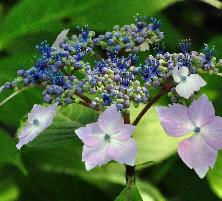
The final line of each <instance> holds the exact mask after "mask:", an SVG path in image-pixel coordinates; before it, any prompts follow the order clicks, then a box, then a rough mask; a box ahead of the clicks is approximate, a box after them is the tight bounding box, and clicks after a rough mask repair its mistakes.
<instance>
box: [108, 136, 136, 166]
mask: <svg viewBox="0 0 222 201" xmlns="http://www.w3.org/2000/svg"><path fill="white" fill-rule="evenodd" d="M136 152H137V148H136V142H135V140H134V139H132V138H131V139H129V140H127V141H125V142H121V141H118V140H115V142H113V143H111V144H110V145H109V148H108V151H107V154H108V156H109V158H110V159H111V160H115V161H117V162H119V163H123V164H126V165H130V166H134V164H135V158H136Z"/></svg>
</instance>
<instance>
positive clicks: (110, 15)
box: [79, 0, 176, 31]
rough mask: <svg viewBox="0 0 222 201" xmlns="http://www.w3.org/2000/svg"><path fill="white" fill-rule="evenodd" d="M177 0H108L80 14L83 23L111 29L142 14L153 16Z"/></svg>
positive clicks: (128, 22)
mask: <svg viewBox="0 0 222 201" xmlns="http://www.w3.org/2000/svg"><path fill="white" fill-rule="evenodd" d="M174 2H176V0H165V1H161V0H149V1H143V0H128V1H119V0H107V1H101V2H100V3H99V4H96V5H95V6H94V8H93V9H91V10H89V12H88V13H87V15H86V13H82V14H81V15H80V16H79V21H80V22H81V23H86V22H87V24H89V25H90V27H92V28H93V29H95V30H99V31H104V30H108V29H111V28H112V27H113V26H114V25H116V24H118V25H124V24H130V22H132V21H133V17H134V16H135V15H136V14H137V13H139V14H140V15H145V16H149V17H150V16H153V15H154V14H155V13H156V12H159V11H161V10H162V9H164V8H166V7H167V6H169V5H171V4H173V3H174Z"/></svg>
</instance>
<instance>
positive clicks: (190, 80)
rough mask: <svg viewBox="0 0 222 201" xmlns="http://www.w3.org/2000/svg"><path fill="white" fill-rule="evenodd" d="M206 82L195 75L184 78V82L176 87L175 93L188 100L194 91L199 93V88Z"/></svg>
mask: <svg viewBox="0 0 222 201" xmlns="http://www.w3.org/2000/svg"><path fill="white" fill-rule="evenodd" d="M205 85H206V82H205V81H204V80H203V78H201V77H200V76H199V75H197V74H192V75H190V76H188V77H187V78H186V80H185V81H182V82H180V83H179V84H178V85H177V86H176V92H177V93H178V94H179V95H180V96H181V97H183V98H186V99H188V98H190V96H191V95H193V94H194V92H195V91H199V90H200V88H201V87H203V86H205Z"/></svg>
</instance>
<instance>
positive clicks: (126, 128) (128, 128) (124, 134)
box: [113, 124, 136, 141]
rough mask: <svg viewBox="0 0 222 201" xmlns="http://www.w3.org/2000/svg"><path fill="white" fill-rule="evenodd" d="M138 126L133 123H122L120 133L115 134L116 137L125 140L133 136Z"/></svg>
mask: <svg viewBox="0 0 222 201" xmlns="http://www.w3.org/2000/svg"><path fill="white" fill-rule="evenodd" d="M135 128H136V126H133V125H131V124H124V125H122V127H121V129H120V131H119V133H117V134H115V135H113V138H114V139H117V140H120V141H125V140H128V139H130V138H131V136H132V134H133V132H134V130H135Z"/></svg>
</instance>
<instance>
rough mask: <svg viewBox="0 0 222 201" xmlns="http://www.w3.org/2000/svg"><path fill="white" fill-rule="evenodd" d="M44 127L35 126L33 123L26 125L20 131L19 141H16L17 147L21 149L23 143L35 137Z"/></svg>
mask: <svg viewBox="0 0 222 201" xmlns="http://www.w3.org/2000/svg"><path fill="white" fill-rule="evenodd" d="M44 129H45V128H44V127H36V126H34V125H31V124H29V125H28V126H26V127H25V128H24V129H23V130H22V131H21V133H20V134H19V136H18V137H19V142H18V143H17V145H16V147H17V149H21V147H22V146H23V145H26V144H28V143H29V142H31V141H32V140H33V139H35V138H36V137H37V136H38V135H39V134H40V133H41V132H42V131H43V130H44Z"/></svg>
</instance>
